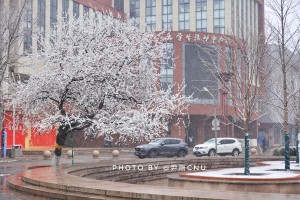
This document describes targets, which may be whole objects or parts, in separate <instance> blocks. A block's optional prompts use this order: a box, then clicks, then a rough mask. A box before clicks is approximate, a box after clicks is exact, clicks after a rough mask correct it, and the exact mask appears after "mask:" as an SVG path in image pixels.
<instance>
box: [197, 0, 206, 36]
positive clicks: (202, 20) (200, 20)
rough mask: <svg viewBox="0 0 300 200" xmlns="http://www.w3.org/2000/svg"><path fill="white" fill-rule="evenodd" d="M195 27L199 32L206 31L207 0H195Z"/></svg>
mask: <svg viewBox="0 0 300 200" xmlns="http://www.w3.org/2000/svg"><path fill="white" fill-rule="evenodd" d="M196 28H197V31H199V32H207V0H197V1H196Z"/></svg>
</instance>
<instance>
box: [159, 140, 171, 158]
mask: <svg viewBox="0 0 300 200" xmlns="http://www.w3.org/2000/svg"><path fill="white" fill-rule="evenodd" d="M171 147H172V146H171V139H165V140H164V141H163V143H162V144H161V147H160V152H159V154H160V155H161V156H167V155H169V154H170V151H171Z"/></svg>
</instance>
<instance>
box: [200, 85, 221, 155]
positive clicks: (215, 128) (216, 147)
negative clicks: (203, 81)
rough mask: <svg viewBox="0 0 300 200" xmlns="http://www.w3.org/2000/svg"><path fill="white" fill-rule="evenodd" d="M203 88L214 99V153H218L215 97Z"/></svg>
mask: <svg viewBox="0 0 300 200" xmlns="http://www.w3.org/2000/svg"><path fill="white" fill-rule="evenodd" d="M203 89H204V90H205V91H206V92H208V94H210V96H212V98H213V99H214V124H213V127H214V130H215V149H216V155H217V154H218V146H217V136H218V135H217V99H216V98H215V96H214V95H213V94H212V93H211V92H210V91H209V90H208V89H207V88H206V87H203Z"/></svg>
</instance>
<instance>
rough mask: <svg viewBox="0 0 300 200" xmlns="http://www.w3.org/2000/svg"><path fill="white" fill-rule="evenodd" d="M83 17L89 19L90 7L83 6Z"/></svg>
mask: <svg viewBox="0 0 300 200" xmlns="http://www.w3.org/2000/svg"><path fill="white" fill-rule="evenodd" d="M83 16H84V17H89V7H87V6H83Z"/></svg>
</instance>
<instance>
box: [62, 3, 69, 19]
mask: <svg viewBox="0 0 300 200" xmlns="http://www.w3.org/2000/svg"><path fill="white" fill-rule="evenodd" d="M68 13H69V0H62V16H63V17H64V20H66V21H68V19H69V14H68Z"/></svg>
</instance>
